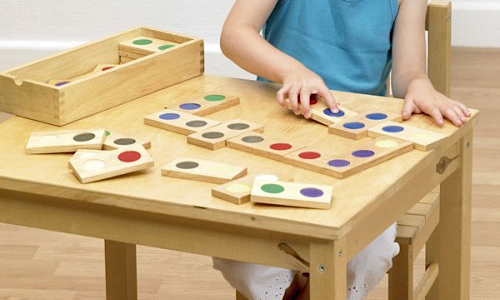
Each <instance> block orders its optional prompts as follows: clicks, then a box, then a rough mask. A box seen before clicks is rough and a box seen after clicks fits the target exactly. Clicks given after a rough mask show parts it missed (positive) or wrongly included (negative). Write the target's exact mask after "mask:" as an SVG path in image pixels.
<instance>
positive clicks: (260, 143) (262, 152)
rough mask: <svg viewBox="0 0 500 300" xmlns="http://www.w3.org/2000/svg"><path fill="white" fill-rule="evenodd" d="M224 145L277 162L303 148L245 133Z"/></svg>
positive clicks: (282, 140) (287, 142)
mask: <svg viewBox="0 0 500 300" xmlns="http://www.w3.org/2000/svg"><path fill="white" fill-rule="evenodd" d="M226 145H227V146H228V147H230V148H234V149H238V150H241V151H245V152H249V153H252V154H255V155H259V156H263V157H267V158H271V159H274V160H277V161H282V160H283V159H282V158H283V156H285V155H287V154H289V153H291V152H294V151H297V150H299V149H301V148H304V147H305V145H298V144H297V145H295V144H293V143H291V142H290V141H286V140H284V139H277V138H274V137H270V136H265V135H263V134H260V133H257V132H247V133H245V134H242V135H238V136H236V137H234V138H231V139H228V140H227V141H226Z"/></svg>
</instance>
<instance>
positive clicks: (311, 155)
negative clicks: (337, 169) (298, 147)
mask: <svg viewBox="0 0 500 300" xmlns="http://www.w3.org/2000/svg"><path fill="white" fill-rule="evenodd" d="M299 157H300V158H303V159H316V158H319V157H321V154H319V153H318V152H314V151H307V152H302V153H300V154H299Z"/></svg>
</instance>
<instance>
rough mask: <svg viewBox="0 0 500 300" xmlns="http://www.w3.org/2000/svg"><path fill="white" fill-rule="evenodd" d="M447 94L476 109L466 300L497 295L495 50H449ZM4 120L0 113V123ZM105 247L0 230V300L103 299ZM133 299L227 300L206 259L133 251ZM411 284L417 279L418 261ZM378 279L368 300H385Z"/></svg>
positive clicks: (498, 71) (230, 295)
mask: <svg viewBox="0 0 500 300" xmlns="http://www.w3.org/2000/svg"><path fill="white" fill-rule="evenodd" d="M452 65H453V68H452V95H453V98H454V99H456V100H459V101H462V102H464V103H465V104H467V105H468V106H470V107H474V108H478V109H480V110H481V116H480V123H479V125H478V126H477V128H476V131H475V140H474V142H475V144H474V147H475V150H474V177H473V211H472V219H473V222H472V271H471V275H472V276H471V277H472V279H471V280H472V284H471V299H473V300H496V299H498V298H499V295H500V279H499V278H500V230H499V229H500V201H499V200H500V134H499V132H500V117H499V116H500V101H499V100H498V99H500V84H499V78H500V49H498V50H485V49H468V48H455V49H453V62H452ZM4 118H6V115H4V114H2V113H0V122H1V120H2V119H4ZM103 255H104V242H103V241H101V240H98V239H93V238H87V237H80V236H75V235H70V234H63V233H56V232H50V231H45V230H38V229H32V228H25V227H19V226H12V225H6V224H0V299H39V300H72V299H74V300H83V299H89V300H90V299H105V282H104V256H103ZM137 262H138V286H139V298H140V299H145V300H160V299H168V300H180V299H183V300H186V299H188V300H191V299H192V300H198V299H200V300H201V299H204V300H233V299H234V290H233V289H232V288H231V287H230V286H229V284H227V283H226V282H225V281H224V279H223V278H222V276H221V275H220V274H219V273H218V272H216V271H215V270H213V269H212V266H211V265H212V264H211V259H210V258H209V257H204V256H199V255H192V254H186V253H180V252H174V251H167V250H160V249H154V248H149V247H143V246H138V247H137ZM416 269H417V274H416V277H417V279H418V277H420V276H421V274H422V273H423V255H422V254H421V255H420V256H419V258H418V259H417V268H416ZM386 289H387V280H386V279H385V280H384V281H383V282H382V283H381V284H380V285H379V286H378V287H377V288H376V289H375V290H374V291H373V292H372V293H371V294H370V295H369V297H368V298H367V299H368V300H379V299H380V300H381V299H387V292H386Z"/></svg>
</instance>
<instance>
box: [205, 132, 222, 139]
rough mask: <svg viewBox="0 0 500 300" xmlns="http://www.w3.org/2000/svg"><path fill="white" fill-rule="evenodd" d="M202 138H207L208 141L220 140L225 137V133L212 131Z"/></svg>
mask: <svg viewBox="0 0 500 300" xmlns="http://www.w3.org/2000/svg"><path fill="white" fill-rule="evenodd" d="M201 136H202V137H204V138H206V139H218V138H221V137H223V136H224V133H222V132H218V131H210V132H205V133H204V134H202V135H201Z"/></svg>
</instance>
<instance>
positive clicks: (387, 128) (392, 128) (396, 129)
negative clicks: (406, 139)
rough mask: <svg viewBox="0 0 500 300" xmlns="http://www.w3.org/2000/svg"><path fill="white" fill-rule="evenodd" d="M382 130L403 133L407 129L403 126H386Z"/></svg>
mask: <svg viewBox="0 0 500 300" xmlns="http://www.w3.org/2000/svg"><path fill="white" fill-rule="evenodd" d="M382 130H383V131H385V132H401V131H403V130H405V129H404V127H402V126H397V125H391V126H385V127H384V128H382Z"/></svg>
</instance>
